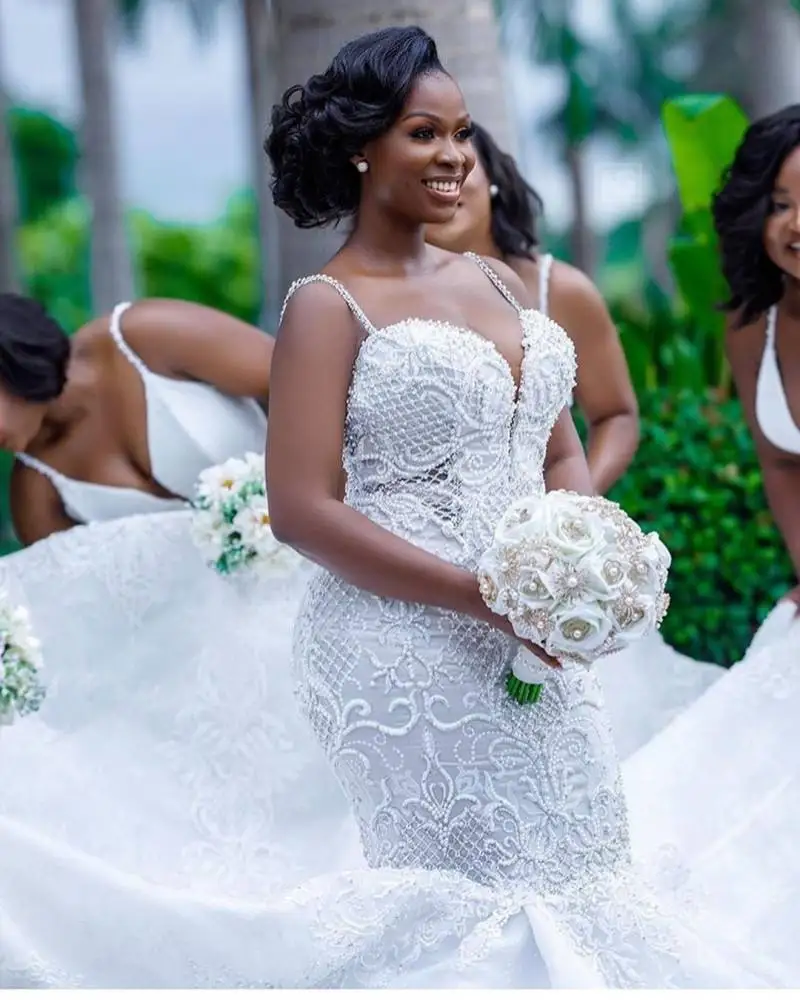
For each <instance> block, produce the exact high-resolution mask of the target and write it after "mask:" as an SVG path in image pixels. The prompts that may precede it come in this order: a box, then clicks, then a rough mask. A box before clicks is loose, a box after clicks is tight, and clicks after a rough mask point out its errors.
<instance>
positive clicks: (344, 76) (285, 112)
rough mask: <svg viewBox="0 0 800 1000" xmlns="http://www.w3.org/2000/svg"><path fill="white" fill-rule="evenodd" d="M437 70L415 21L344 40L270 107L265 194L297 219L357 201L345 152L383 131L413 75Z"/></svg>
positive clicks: (326, 217)
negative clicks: (325, 62) (324, 64)
mask: <svg viewBox="0 0 800 1000" xmlns="http://www.w3.org/2000/svg"><path fill="white" fill-rule="evenodd" d="M436 72H441V73H443V72H444V69H443V68H442V64H441V63H440V61H439V55H438V52H437V50H436V43H435V42H434V41H433V39H432V38H431V37H430V36H429V35H428V34H426V33H425V32H424V31H423V30H422V28H416V27H408V28H384V29H383V30H381V31H375V32H372V33H371V34H368V35H362V36H361V37H360V38H356V39H355V40H354V41H352V42H348V43H347V45H345V46H343V48H341V49H340V50H339V52H338V54H337V55H336V56H335V57H334V59H333V62H332V63H331V64H330V66H329V67H328V68H327V69H326V70H325V72H324V73H320V74H318V75H316V76H312V77H311V79H310V80H309V81H308V82H307V83H306V84H305V86H301V85H297V86H294V87H290V88H289V90H287V91H286V93H285V94H284V95H283V100H282V101H281V103H280V104H276V105H275V107H274V108H273V109H272V120H271V129H270V133H269V135H268V136H267V139H266V142H265V143H264V149H265V150H266V153H267V155H268V156H269V159H270V162H271V164H272V196H273V200H274V202H275V204H276V205H277V206H278V208H281V209H283V211H284V212H286V214H287V215H288V216H289V217H290V218H291V219H293V220H294V223H295V225H296V226H299V227H300V228H302V229H311V228H315V227H318V226H325V225H329V224H331V223H336V222H339V221H341V220H342V219H345V218H347V217H348V216H352V215H354V214H355V212H356V211H357V209H358V204H359V198H360V190H361V185H360V182H359V176H358V173H357V171H356V169H355V167H354V166H353V163H352V162H351V161H352V157H354V156H356V155H357V154H358V153H360V152H361V151H362V150H363V148H364V146H365V145H366V144H367V143H368V142H370V141H371V140H373V139H377V138H378V137H379V136H381V135H383V134H385V133H386V132H388V131H389V129H390V128H391V127H392V125H393V124H394V123H395V121H396V120H397V118H398V117H399V115H400V113H401V111H402V109H403V107H404V105H405V103H406V100H407V99H408V95H409V93H410V91H411V89H412V87H413V86H414V83H415V82H416V80H417V79H418V78H419V77H420V76H423V75H425V74H428V73H436Z"/></svg>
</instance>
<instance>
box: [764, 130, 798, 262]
mask: <svg viewBox="0 0 800 1000" xmlns="http://www.w3.org/2000/svg"><path fill="white" fill-rule="evenodd" d="M764 247H765V249H766V251H767V254H768V256H769V258H770V260H772V262H773V263H774V264H776V265H777V266H778V267H779V268H780V269H781V271H783V272H784V274H788V275H789V276H790V277H792V278H794V279H795V280H796V281H800V146H798V147H797V149H795V150H794V151H793V152H792V153H790V154H789V156H787V157H786V159H785V160H784V161H783V165H782V166H781V169H780V171H779V172H778V176H777V177H776V178H775V187H774V190H773V192H772V211H771V212H770V214H769V215H768V216H767V221H766V223H765V224H764Z"/></svg>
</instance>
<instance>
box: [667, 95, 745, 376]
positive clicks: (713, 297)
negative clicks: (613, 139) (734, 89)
mask: <svg viewBox="0 0 800 1000" xmlns="http://www.w3.org/2000/svg"><path fill="white" fill-rule="evenodd" d="M662 121H663V124H664V131H665V133H666V137H667V143H668V145H669V150H670V154H671V157H672V166H673V170H674V171H675V178H676V180H677V186H678V194H679V196H680V200H681V207H682V209H683V214H682V217H681V221H680V225H679V227H678V231H677V233H676V235H675V236H674V237H673V238H672V240H671V241H670V247H669V261H670V266H671V268H672V272H673V275H674V277H675V282H676V284H677V287H678V292H679V294H680V297H681V299H682V300H683V304H684V306H685V307H686V309H687V310H688V311H689V313H691V315H692V318H693V319H694V321H695V323H696V325H697V329H698V330H700V331H702V341H703V343H702V344H701V343H698V344H697V345H696V348H697V350H696V360H697V364H698V365H699V366H700V365H701V366H702V368H703V369H704V371H705V374H706V377H707V378H708V379H709V380H710V381H711V382H712V384H715V385H717V386H720V387H724V386H725V385H726V384H727V381H728V374H727V366H726V364H725V360H724V349H723V342H722V334H723V330H724V325H725V319H724V316H723V314H722V313H721V312H720V309H719V306H720V304H721V303H722V302H723V301H724V300H725V298H726V297H727V295H728V289H727V285H726V282H725V278H724V277H723V274H722V271H721V268H720V259H719V250H718V245H717V237H716V233H715V232H714V225H713V219H712V215H711V205H712V201H713V197H714V194H715V192H716V191H717V190H718V189H719V186H720V183H721V181H722V177H723V174H724V172H725V170H726V168H727V167H728V166H729V165H730V163H731V161H732V160H733V157H734V154H735V152H736V148H737V146H738V145H739V143H740V142H741V139H742V136H743V135H744V132H745V130H746V128H747V125H748V121H747V118H746V116H745V115H744V113H743V112H742V110H741V109H740V108H739V106H738V105H737V104H736V102H735V101H733V100H732V99H731V98H729V97H725V96H723V95H718V94H690V95H687V96H685V97H679V98H675V99H674V100H671V101H668V102H666V103H665V105H664V107H663V111H662Z"/></svg>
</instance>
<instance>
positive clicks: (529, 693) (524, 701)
mask: <svg viewBox="0 0 800 1000" xmlns="http://www.w3.org/2000/svg"><path fill="white" fill-rule="evenodd" d="M553 669H554V668H553V667H549V666H548V665H547V664H546V663H544V662H543V661H542V660H540V659H539V657H538V656H536V655H535V653H532V652H531V651H530V650H529V649H525V648H522V649H520V651H519V652H518V653H517V655H516V656H515V657H514V662H513V663H512V664H511V673H510V674H509V675H508V677H507V678H506V691H507V692H508V693H509V695H510V696H511V697H512V698H513V699H514V701H516V702H517V703H518V704H520V705H535V704H536V702H537V701H538V700H539V698H540V697H541V694H542V688H543V686H544V682H545V681H546V680H547V678H548V677H549V675H550V671H551V670H553Z"/></svg>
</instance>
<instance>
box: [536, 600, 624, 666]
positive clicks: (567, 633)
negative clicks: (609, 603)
mask: <svg viewBox="0 0 800 1000" xmlns="http://www.w3.org/2000/svg"><path fill="white" fill-rule="evenodd" d="M612 627H613V620H612V618H611V616H610V615H609V614H608V612H607V611H604V610H603V608H601V607H600V606H599V605H596V604H595V605H589V604H587V605H584V606H579V607H574V608H565V609H564V610H563V611H562V612H561V613H560V614H558V615H556V616H555V619H554V628H553V631H552V632H551V633H550V635H549V636H548V637H547V643H546V647H545V648H546V649H547V652H548V653H550V655H551V656H558V655H559V654H563V655H564V656H568V657H569V656H574V657H575V658H576V659H580V660H584V661H587V662H591V661H592V660H594V659H595V656H596V654H597V650H599V648H600V647H601V646H602V645H603V643H604V642H605V641H606V639H607V638H608V637H609V635H610V634H611V629H612Z"/></svg>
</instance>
